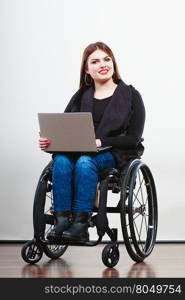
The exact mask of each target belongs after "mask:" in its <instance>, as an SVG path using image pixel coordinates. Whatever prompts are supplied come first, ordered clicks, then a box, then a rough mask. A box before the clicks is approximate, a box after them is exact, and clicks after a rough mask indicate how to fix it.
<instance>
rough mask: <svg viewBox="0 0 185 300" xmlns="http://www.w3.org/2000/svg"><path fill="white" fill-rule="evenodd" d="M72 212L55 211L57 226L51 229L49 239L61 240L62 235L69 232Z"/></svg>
mask: <svg viewBox="0 0 185 300" xmlns="http://www.w3.org/2000/svg"><path fill="white" fill-rule="evenodd" d="M70 216H71V212H70V211H68V210H66V211H55V212H54V217H55V225H54V227H53V228H52V229H51V231H50V232H49V233H48V234H47V237H46V238H47V239H48V240H51V241H54V240H59V239H60V240H61V238H62V234H63V231H64V230H67V229H68V228H69V226H70V225H71V220H70Z"/></svg>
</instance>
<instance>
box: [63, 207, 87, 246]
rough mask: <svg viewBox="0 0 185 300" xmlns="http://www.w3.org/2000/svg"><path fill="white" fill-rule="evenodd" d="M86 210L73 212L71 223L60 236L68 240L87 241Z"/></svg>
mask: <svg viewBox="0 0 185 300" xmlns="http://www.w3.org/2000/svg"><path fill="white" fill-rule="evenodd" d="M88 219H89V213H88V212H73V223H72V224H71V226H70V227H69V229H68V230H65V231H64V232H63V235H62V238H63V239H64V240H68V241H78V242H88V241H89V233H88Z"/></svg>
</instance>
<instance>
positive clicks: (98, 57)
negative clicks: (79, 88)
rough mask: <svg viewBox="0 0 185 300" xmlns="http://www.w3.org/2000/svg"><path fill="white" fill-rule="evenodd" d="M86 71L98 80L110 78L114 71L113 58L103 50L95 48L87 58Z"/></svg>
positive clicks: (103, 80) (102, 80)
mask: <svg viewBox="0 0 185 300" xmlns="http://www.w3.org/2000/svg"><path fill="white" fill-rule="evenodd" d="M86 73H87V74H90V75H91V77H92V79H94V81H96V82H105V81H107V80H109V79H110V78H112V76H113V73H114V65H113V61H112V58H111V57H110V56H109V55H108V54H107V53H106V52H104V51H103V50H100V49H98V50H95V51H94V52H93V53H91V54H90V55H89V57H88V59H87V69H86Z"/></svg>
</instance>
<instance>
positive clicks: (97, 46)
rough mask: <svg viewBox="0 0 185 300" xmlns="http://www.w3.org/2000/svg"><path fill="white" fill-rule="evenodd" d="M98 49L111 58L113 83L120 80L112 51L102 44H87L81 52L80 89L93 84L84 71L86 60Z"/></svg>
mask: <svg viewBox="0 0 185 300" xmlns="http://www.w3.org/2000/svg"><path fill="white" fill-rule="evenodd" d="M98 49H100V50H103V51H104V52H106V53H107V54H108V55H109V56H110V57H111V58H112V61H113V65H114V74H113V76H112V79H113V81H114V82H115V83H117V81H118V80H119V79H121V76H120V74H119V71H118V67H117V64H116V60H115V57H114V54H113V52H112V50H111V49H110V48H109V47H108V46H107V45H106V44H104V43H103V42H96V43H92V44H89V45H88V46H87V47H86V48H85V50H84V52H83V56H82V63H81V70H80V86H79V88H80V89H81V88H82V89H83V88H86V87H89V86H91V85H93V84H94V81H93V79H92V77H91V76H90V75H89V74H87V73H86V72H85V71H86V68H87V60H88V57H89V55H91V53H93V52H94V51H96V50H98ZM85 76H86V79H85Z"/></svg>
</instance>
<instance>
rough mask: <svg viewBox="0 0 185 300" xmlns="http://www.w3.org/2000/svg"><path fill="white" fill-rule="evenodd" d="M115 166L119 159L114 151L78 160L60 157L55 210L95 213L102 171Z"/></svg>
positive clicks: (55, 180) (54, 176)
mask: <svg viewBox="0 0 185 300" xmlns="http://www.w3.org/2000/svg"><path fill="white" fill-rule="evenodd" d="M113 167H115V158H114V156H113V155H112V153H111V152H104V153H99V154H96V155H95V156H89V155H82V156H78V157H76V158H74V157H72V156H70V155H63V154H57V155H56V156H55V157H54V161H53V171H52V182H53V199H54V210H55V211H61V210H63V211H64V210H72V211H76V212H92V210H93V204H94V200H95V197H96V190H97V183H98V180H99V171H100V170H102V169H104V168H113Z"/></svg>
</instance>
